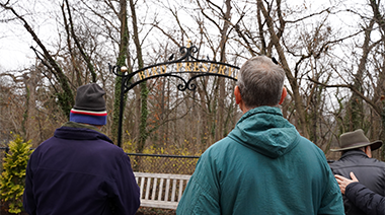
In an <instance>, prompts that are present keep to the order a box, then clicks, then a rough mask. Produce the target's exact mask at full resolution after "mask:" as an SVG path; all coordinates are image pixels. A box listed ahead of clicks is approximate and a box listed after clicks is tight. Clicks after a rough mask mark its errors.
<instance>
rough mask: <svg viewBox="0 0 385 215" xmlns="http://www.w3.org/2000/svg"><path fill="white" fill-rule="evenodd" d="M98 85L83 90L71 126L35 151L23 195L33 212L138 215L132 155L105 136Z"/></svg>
mask: <svg viewBox="0 0 385 215" xmlns="http://www.w3.org/2000/svg"><path fill="white" fill-rule="evenodd" d="M104 94H105V91H104V90H103V89H102V88H101V87H99V86H98V85H97V84H88V85H84V86H81V87H79V88H78V90H77V95H76V102H75V106H74V108H73V109H72V110H71V113H70V122H67V123H65V124H64V125H63V126H62V127H60V128H58V129H57V130H56V131H55V134H54V136H53V137H51V138H49V139H48V140H46V141H44V142H43V143H42V144H40V145H39V147H37V148H36V150H35V151H34V152H33V153H32V155H31V158H30V160H29V162H28V166H27V175H26V187H25V191H24V196H23V204H24V208H25V210H26V211H27V212H28V213H29V214H30V215H34V214H37V215H39V214H55V215H58V214H59V215H60V214H63V215H64V214H66V215H68V214H82V215H86V214H90V215H94V214H104V215H107V214H122V215H129V214H135V212H136V210H137V209H138V208H139V205H140V199H139V195H140V194H139V187H138V185H137V183H136V181H135V176H134V174H133V171H132V169H131V163H130V159H129V157H128V156H127V155H126V154H125V153H124V152H123V150H122V149H121V148H119V147H117V146H116V145H114V144H113V143H112V141H111V140H110V139H109V138H108V137H107V136H106V135H104V134H102V133H101V132H100V130H99V129H100V128H101V127H102V126H103V125H105V124H106V122H107V112H106V107H105V100H104V98H103V95H104Z"/></svg>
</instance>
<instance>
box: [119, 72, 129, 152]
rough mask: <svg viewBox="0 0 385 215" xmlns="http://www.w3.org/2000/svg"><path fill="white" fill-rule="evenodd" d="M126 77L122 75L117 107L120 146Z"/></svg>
mask: <svg viewBox="0 0 385 215" xmlns="http://www.w3.org/2000/svg"><path fill="white" fill-rule="evenodd" d="M126 79H127V77H122V83H121V86H120V109H119V116H120V117H119V126H118V146H119V147H121V146H122V129H123V118H124V115H123V110H124V104H125V102H124V86H125V85H124V83H125V82H126Z"/></svg>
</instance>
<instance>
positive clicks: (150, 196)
mask: <svg viewBox="0 0 385 215" xmlns="http://www.w3.org/2000/svg"><path fill="white" fill-rule="evenodd" d="M134 174H135V179H136V182H137V183H138V185H139V187H140V201H141V203H140V206H142V207H151V208H163V209H176V208H177V207H178V203H179V200H180V198H181V197H182V194H183V191H184V189H185V188H186V185H187V182H188V180H189V179H190V177H191V175H179V174H160V173H144V172H134Z"/></svg>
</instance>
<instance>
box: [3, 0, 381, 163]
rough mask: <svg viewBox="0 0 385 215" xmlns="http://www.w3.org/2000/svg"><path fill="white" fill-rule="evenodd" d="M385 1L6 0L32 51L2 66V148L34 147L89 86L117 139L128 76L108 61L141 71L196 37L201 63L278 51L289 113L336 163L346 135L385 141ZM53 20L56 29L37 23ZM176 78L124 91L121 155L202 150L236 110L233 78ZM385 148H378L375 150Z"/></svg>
mask: <svg viewBox="0 0 385 215" xmlns="http://www.w3.org/2000/svg"><path fill="white" fill-rule="evenodd" d="M384 9H385V8H384V3H383V2H381V1H380V0H365V1H340V0H329V1H325V2H323V4H320V3H317V4H315V3H314V2H312V1H289V0H287V1H285V0H275V1H272V0H237V1H234V0H233V1H231V0H224V1H210V0H141V1H135V0H88V1H81V0H55V1H46V0H30V1H22V0H19V1H17V0H0V29H8V30H9V29H13V32H14V34H13V35H17V34H19V35H20V34H23V35H29V36H30V38H32V40H33V42H32V45H31V48H30V49H28V50H23V51H25V52H31V53H34V60H33V63H31V64H30V65H29V66H23V67H22V68H18V69H7V68H5V67H3V66H2V65H0V88H1V89H0V113H1V114H0V144H2V145H3V146H5V145H6V144H7V143H8V142H9V141H10V140H12V139H13V134H20V135H22V137H24V138H25V139H26V140H32V144H33V146H34V147H36V146H38V145H39V144H40V143H41V142H42V141H44V140H45V139H47V138H49V137H51V136H52V135H53V132H54V130H55V128H57V127H60V126H61V124H63V123H64V122H66V121H67V120H68V117H69V111H70V109H71V108H72V106H73V105H74V96H75V94H76V88H77V87H78V86H80V85H83V84H86V83H90V82H96V83H98V84H100V85H101V86H102V87H103V88H104V89H105V90H106V92H107V95H106V100H107V109H108V124H107V126H105V127H104V128H103V132H105V133H106V134H107V135H108V136H109V137H111V138H112V139H113V140H115V141H116V137H117V122H118V117H119V115H118V114H119V111H118V110H119V105H120V102H121V101H120V100H119V95H120V84H121V79H120V78H119V77H116V76H115V75H113V74H111V73H110V72H109V71H108V63H111V64H112V65H115V64H116V65H119V66H127V67H128V71H129V72H132V71H136V70H138V69H141V68H143V67H145V66H148V65H151V64H154V63H161V62H165V61H168V59H169V58H170V56H171V55H173V54H174V55H175V57H174V59H177V58H178V56H179V55H178V53H179V48H180V47H182V46H186V44H187V41H188V39H191V41H192V44H193V45H195V46H197V47H198V48H199V52H198V53H197V54H196V56H197V57H198V58H200V59H210V60H214V61H217V62H225V63H228V64H232V65H236V66H239V67H240V66H241V65H242V64H243V63H244V62H245V61H246V60H247V59H248V58H250V57H252V56H256V55H267V56H270V57H275V58H276V59H277V60H278V61H279V62H280V64H281V65H282V66H283V68H284V69H285V72H286V76H287V81H286V82H285V85H286V87H287V88H288V90H289V96H288V97H287V99H286V100H285V102H284V103H283V105H282V111H283V114H284V116H285V117H286V118H287V119H288V120H289V121H290V122H292V123H293V124H294V125H295V126H296V127H297V129H298V131H299V132H300V133H301V134H302V135H303V136H305V137H307V138H308V139H310V140H311V141H313V142H314V143H315V144H316V145H317V146H319V147H320V148H321V149H322V150H323V151H324V152H325V154H326V156H327V158H328V159H338V157H339V154H338V153H332V152H330V151H329V150H330V148H335V147H338V137H339V135H340V134H341V133H343V132H348V131H353V130H355V129H358V128H362V129H363V130H364V131H365V133H366V134H367V136H368V137H369V139H370V140H372V141H374V140H377V139H381V140H383V141H385V135H384V127H385V109H384V98H385V96H384V90H385V60H384V57H385V51H384V48H385V40H384V36H385V35H384V33H385V17H384V13H385V10H384ZM46 23H51V25H52V23H54V25H53V26H54V27H53V28H52V29H51V30H50V31H47V30H45V31H42V30H41V29H42V28H43V26H44V24H46ZM2 31H3V30H2ZM15 32H17V33H15ZM6 35H8V34H6V32H5V31H3V32H2V33H1V34H0V43H1V42H2V39H4V37H6ZM47 38H48V39H47ZM0 51H1V50H0ZM178 84H179V82H178V80H176V79H174V78H170V77H168V78H158V79H152V80H150V81H147V82H146V83H142V84H140V85H139V86H137V87H135V88H134V89H133V90H131V91H130V92H128V94H127V96H126V97H125V100H124V101H122V102H124V104H125V109H124V128H123V144H122V147H123V148H124V150H125V151H126V152H138V153H160V154H176V155H200V154H201V153H202V152H203V151H204V150H205V149H207V148H208V147H209V146H210V145H212V144H213V143H214V142H216V141H217V140H219V139H221V138H223V137H224V136H226V135H227V134H228V133H229V131H231V129H232V128H233V127H234V125H235V123H236V122H237V120H238V119H239V118H240V116H241V112H240V110H239V109H238V107H237V105H236V104H235V101H234V96H233V88H234V86H235V82H234V81H232V80H229V79H225V78H218V77H204V78H200V79H198V80H197V83H196V85H197V89H196V90H195V91H193V92H190V91H178V90H177V85H178ZM384 154H385V147H382V148H381V149H380V150H377V151H376V152H375V153H374V156H375V157H376V158H379V159H382V160H384V157H385V156H384Z"/></svg>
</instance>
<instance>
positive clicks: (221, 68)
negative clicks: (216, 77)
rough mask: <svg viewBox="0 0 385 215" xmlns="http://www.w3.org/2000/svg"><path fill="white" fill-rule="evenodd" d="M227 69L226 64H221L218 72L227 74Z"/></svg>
mask: <svg viewBox="0 0 385 215" xmlns="http://www.w3.org/2000/svg"><path fill="white" fill-rule="evenodd" d="M225 69H226V66H225V65H220V66H219V69H218V74H222V75H225Z"/></svg>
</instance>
